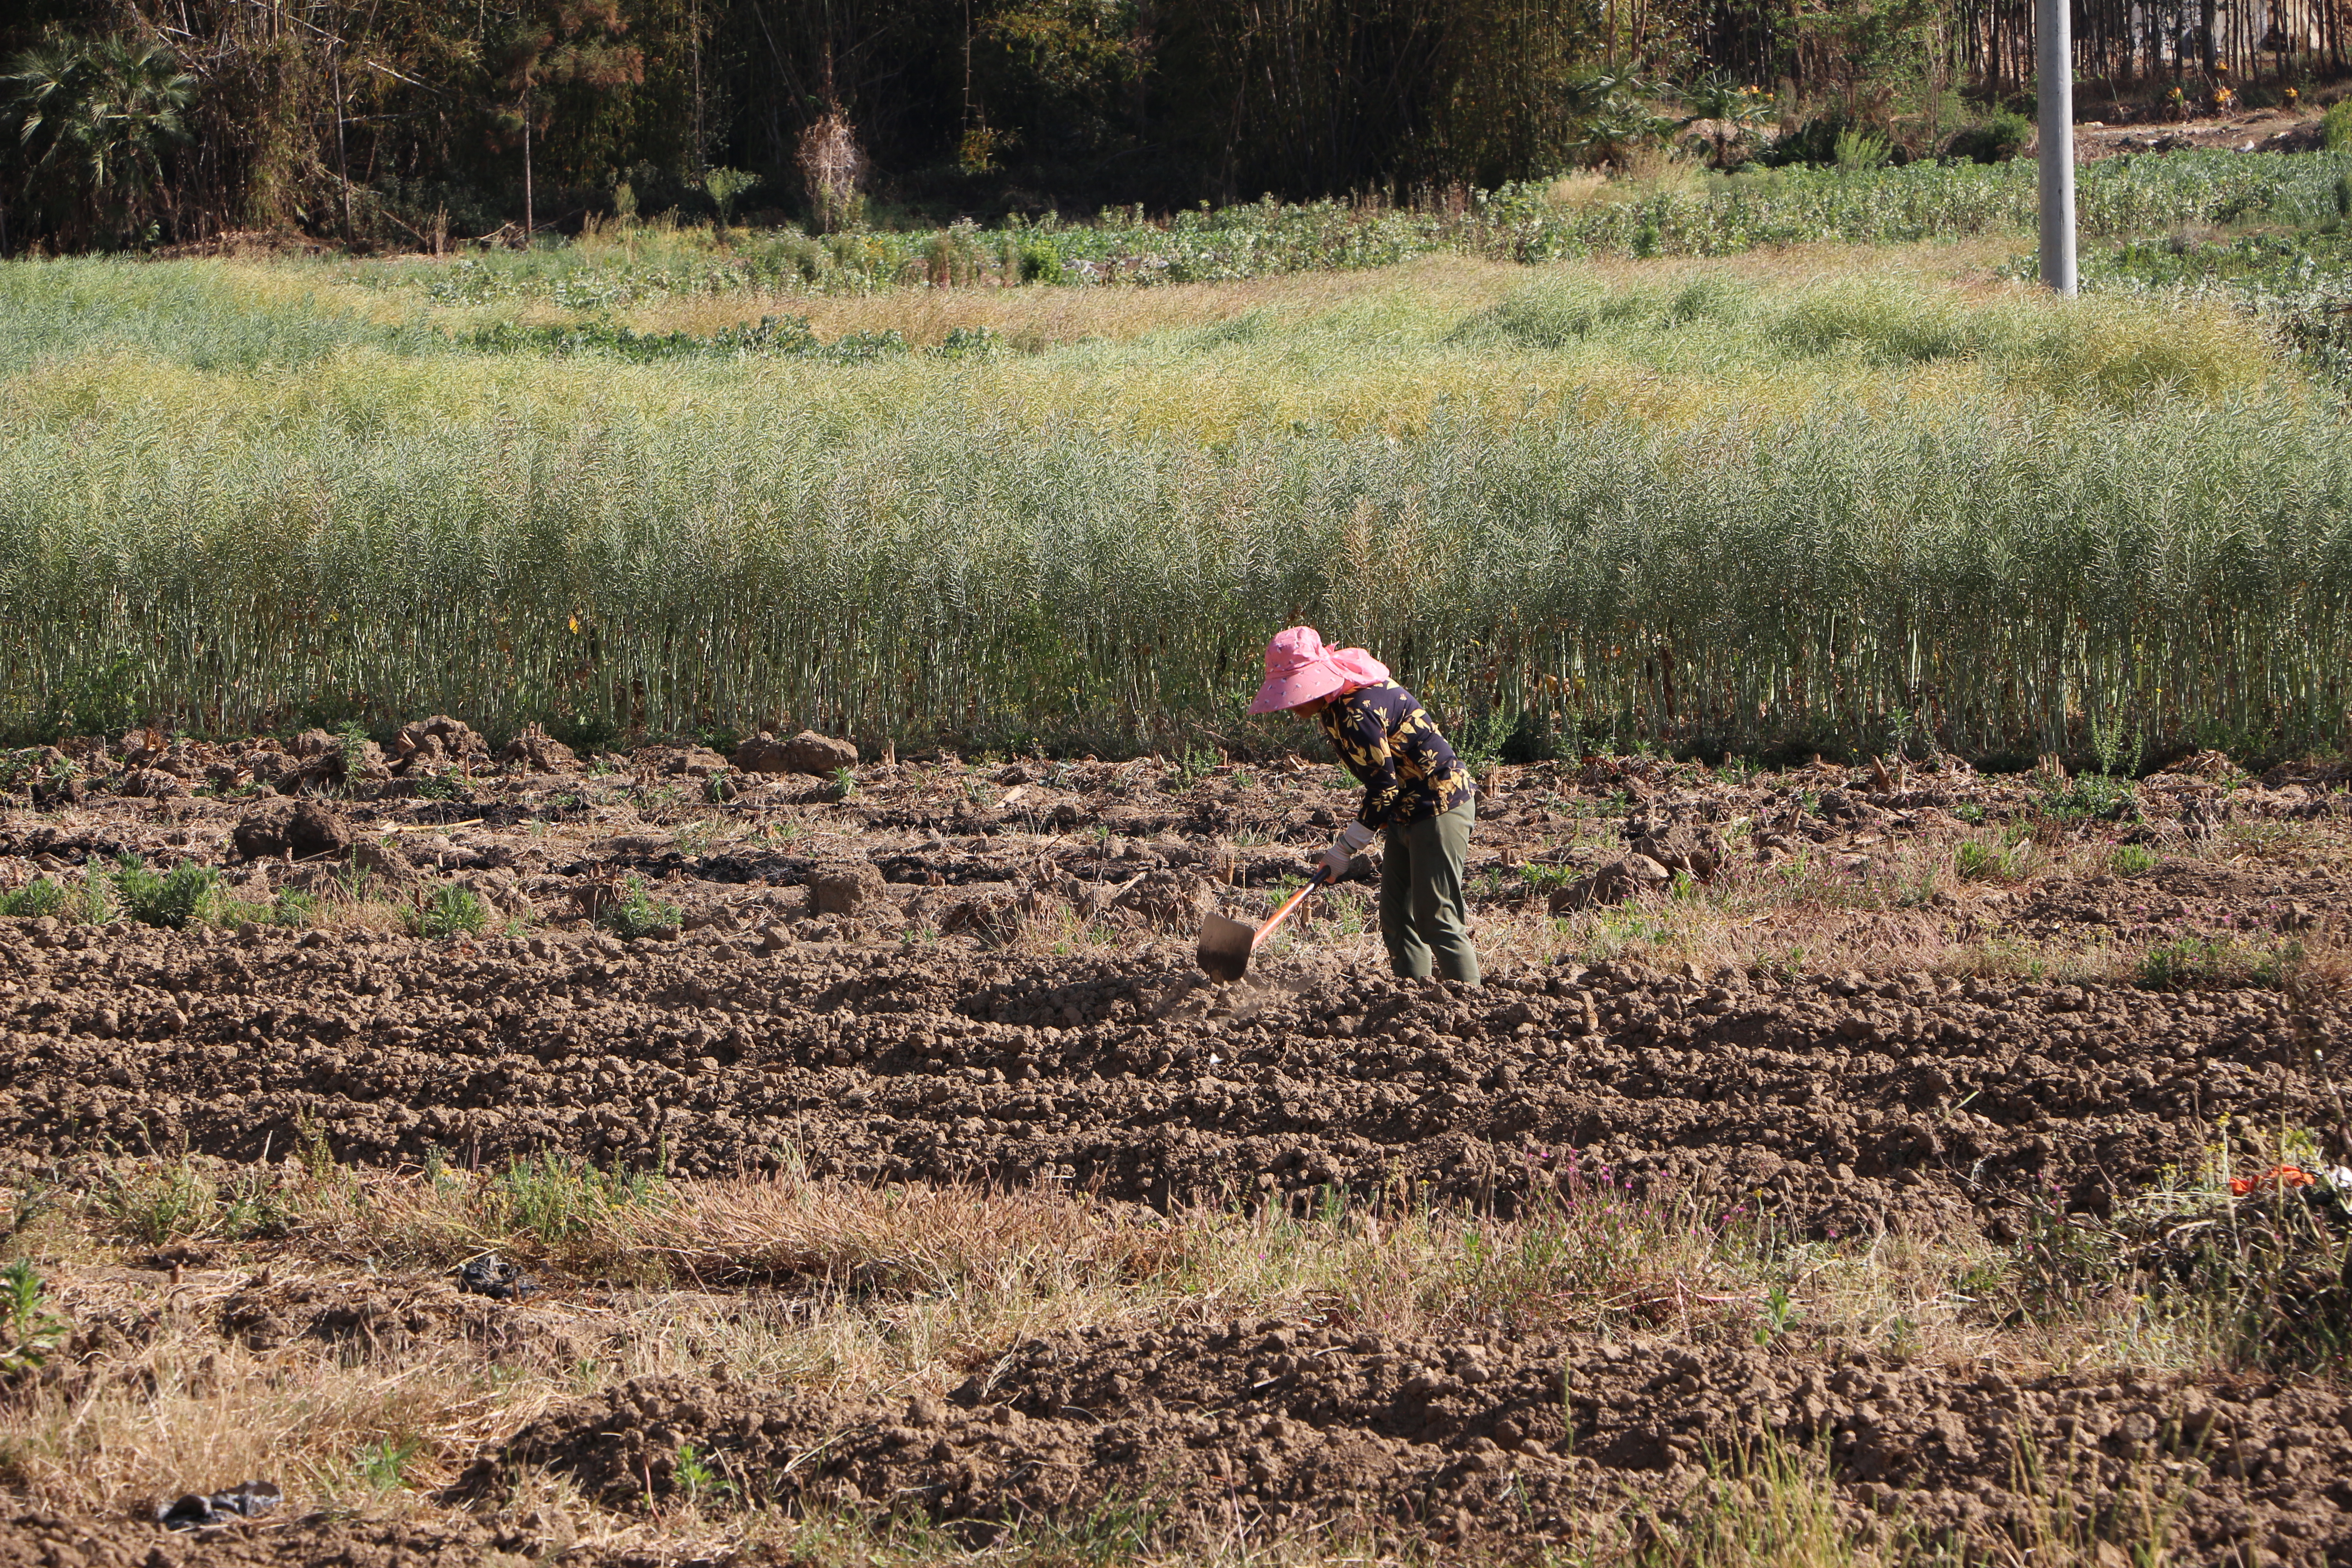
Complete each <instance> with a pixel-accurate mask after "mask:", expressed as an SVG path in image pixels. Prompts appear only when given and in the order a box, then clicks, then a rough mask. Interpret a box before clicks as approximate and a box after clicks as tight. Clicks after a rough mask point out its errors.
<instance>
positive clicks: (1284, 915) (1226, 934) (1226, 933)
mask: <svg viewBox="0 0 2352 1568" xmlns="http://www.w3.org/2000/svg"><path fill="white" fill-rule="evenodd" d="M1330 879H1331V874H1330V873H1329V872H1328V871H1326V870H1324V869H1322V868H1319V867H1318V868H1317V869H1316V872H1315V875H1313V876H1312V877H1309V878H1307V885H1306V886H1305V887H1303V888H1301V889H1298V891H1297V892H1295V893H1293V894H1291V895H1290V897H1288V898H1286V899H1285V900H1282V908H1280V909H1278V910H1275V911H1274V913H1273V914H1271V915H1269V916H1267V917H1266V921H1265V924H1264V925H1262V926H1245V925H1244V924H1242V922H1241V921H1237V920H1231V919H1228V918H1227V917H1225V916H1223V915H1221V914H1218V913H1216V912H1215V911H1214V910H1212V911H1210V914H1209V917H1208V919H1206V920H1204V921H1202V922H1201V967H1202V968H1203V969H1205V970H1207V971H1208V972H1209V975H1210V977H1211V978H1212V979H1214V980H1217V981H1219V982H1222V983H1223V984H1227V985H1231V984H1233V983H1234V981H1236V980H1239V979H1240V978H1241V977H1242V976H1243V975H1244V974H1246V973H1249V961H1250V954H1251V953H1253V952H1256V951H1257V950H1258V948H1259V947H1260V946H1262V945H1263V944H1264V943H1265V939H1266V938H1267V937H1270V936H1272V935H1273V934H1274V928H1275V927H1276V926H1278V925H1280V924H1281V923H1282V922H1283V921H1285V920H1286V919H1288V918H1289V916H1290V911H1291V910H1295V909H1297V907H1298V901H1299V900H1301V899H1304V898H1305V897H1306V896H1307V894H1309V893H1311V892H1313V891H1314V890H1315V889H1318V888H1319V887H1321V886H1322V885H1323V884H1324V883H1326V882H1328V881H1329V880H1330Z"/></svg>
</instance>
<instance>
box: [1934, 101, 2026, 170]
mask: <svg viewBox="0 0 2352 1568" xmlns="http://www.w3.org/2000/svg"><path fill="white" fill-rule="evenodd" d="M2032 140H2033V121H2031V120H2028V119H2027V118H2026V117H2025V116H2024V115H2022V114H2020V113H2018V112H2017V110H2013V109H2000V110H1994V111H1993V112H1992V114H1991V115H1990V117H1988V118H1986V119H1984V120H1980V121H1977V122H1976V123H1975V124H1974V125H1969V126H1964V127H1962V128H1961V129H1960V130H1958V131H1957V132H1953V133H1952V139H1951V141H1950V142H1947V143H1946V144H1945V151H1946V152H1948V153H1950V154H1951V155H1952V156H1953V157H1955V158H1966V159H1968V160H1969V162H1971V163H2007V162H2009V160H2011V158H2014V157H2016V156H2017V155H2018V154H2019V153H2022V152H2024V151H2025V147H2026V143H2028V142H2032Z"/></svg>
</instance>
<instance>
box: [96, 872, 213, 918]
mask: <svg viewBox="0 0 2352 1568" xmlns="http://www.w3.org/2000/svg"><path fill="white" fill-rule="evenodd" d="M112 881H113V884H114V896H115V899H116V900H117V901H118V902H119V903H120V904H121V909H122V912H123V913H124V914H125V915H127V916H128V917H130V918H131V920H134V921H138V922H139V923H140V924H142V925H151V926H162V927H163V928H165V929H166V930H169V931H184V930H186V929H187V928H188V927H189V926H192V925H197V924H201V923H203V922H205V921H209V920H210V919H212V917H213V911H214V909H215V903H216V901H217V900H219V898H220V897H221V881H220V873H219V872H218V871H216V870H215V869H213V868H211V867H209V866H199V865H197V864H196V863H195V862H194V861H193V860H183V861H181V862H180V863H179V864H178V865H177V866H174V867H173V868H172V869H170V870H169V871H161V872H159V871H156V870H155V869H153V868H151V867H150V866H149V865H148V864H147V863H146V861H145V860H143V859H142V858H140V857H139V856H137V855H135V854H125V855H122V856H121V857H119V858H117V859H116V861H115V863H114V870H113V873H112Z"/></svg>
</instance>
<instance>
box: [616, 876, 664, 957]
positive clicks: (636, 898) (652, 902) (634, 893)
mask: <svg viewBox="0 0 2352 1568" xmlns="http://www.w3.org/2000/svg"><path fill="white" fill-rule="evenodd" d="M679 919H680V917H679V914H678V908H677V905H676V904H670V903H664V902H663V901H662V900H659V899H656V898H655V897H654V896H653V894H652V893H651V892H649V891H647V890H646V883H645V879H644V878H642V877H637V876H631V877H630V878H629V879H628V881H627V882H626V883H625V885H624V886H623V889H622V891H621V896H620V897H619V898H617V899H615V900H613V902H612V903H610V904H608V905H607V906H605V908H604V910H603V912H601V913H600V914H598V915H597V917H596V923H597V924H598V925H600V926H602V927H604V929H605V930H606V931H611V932H612V933H613V934H614V936H617V937H619V938H620V939H621V940H622V941H624V942H635V941H637V940H638V939H640V938H642V937H648V936H675V935H677V929H678V921H679Z"/></svg>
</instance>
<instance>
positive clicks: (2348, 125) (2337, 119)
mask: <svg viewBox="0 0 2352 1568" xmlns="http://www.w3.org/2000/svg"><path fill="white" fill-rule="evenodd" d="M2319 134H2320V137H2321V139H2322V140H2323V141H2325V142H2326V143H2327V150H2328V151H2329V152H2331V153H2341V152H2344V151H2346V150H2347V149H2352V98H2347V99H2341V100H2337V101H2336V102H2335V103H2332V104H2330V105H2328V107H2327V112H2326V114H2324V115H2322V116H2321V117H2320V121H2319Z"/></svg>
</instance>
